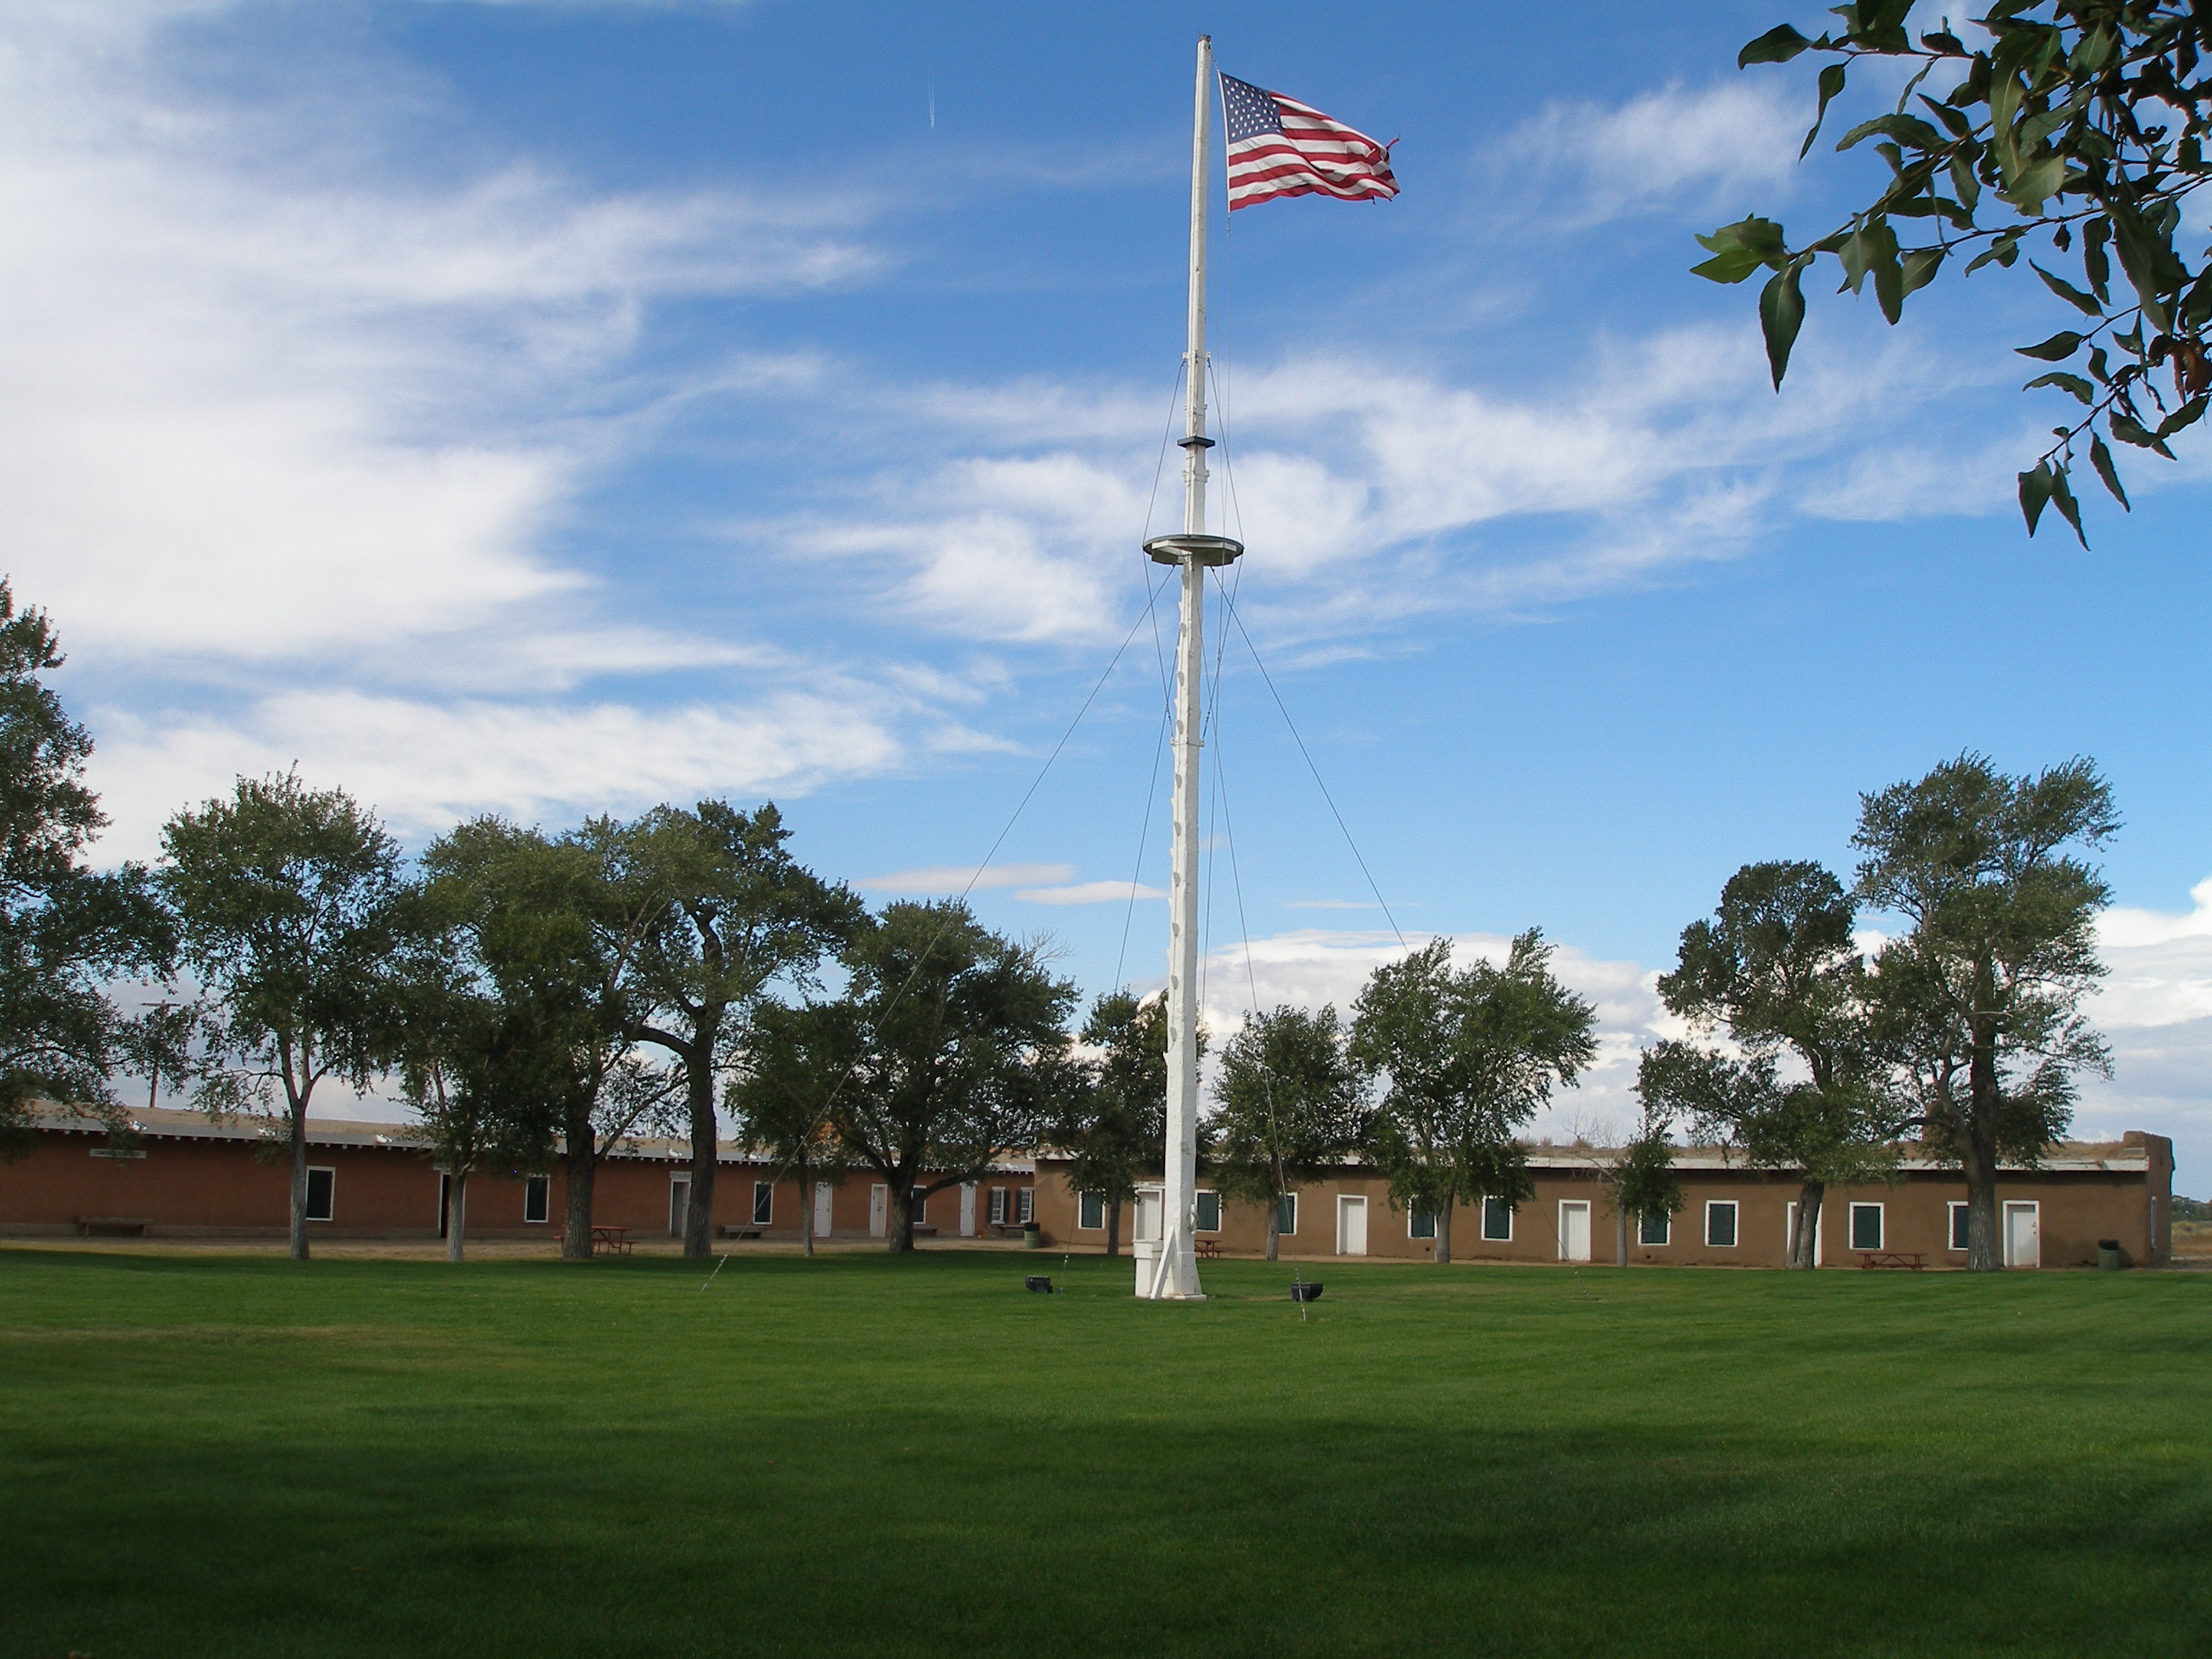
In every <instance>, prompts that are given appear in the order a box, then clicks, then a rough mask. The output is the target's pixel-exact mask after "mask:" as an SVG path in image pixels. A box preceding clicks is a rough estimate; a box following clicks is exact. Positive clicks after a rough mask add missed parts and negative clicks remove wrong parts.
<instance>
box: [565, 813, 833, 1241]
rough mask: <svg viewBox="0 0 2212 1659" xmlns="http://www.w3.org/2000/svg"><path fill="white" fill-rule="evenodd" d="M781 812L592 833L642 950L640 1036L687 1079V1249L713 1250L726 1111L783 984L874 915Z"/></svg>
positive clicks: (671, 820) (811, 972)
mask: <svg viewBox="0 0 2212 1659" xmlns="http://www.w3.org/2000/svg"><path fill="white" fill-rule="evenodd" d="M790 837H791V832H790V831H789V830H787V829H785V828H784V827H783V819H782V816H781V814H780V813H779V812H778V811H776V809H775V806H774V805H763V806H761V807H759V808H758V809H757V810H756V811H752V812H750V813H748V812H744V811H738V809H737V808H735V807H733V806H731V805H729V804H728V803H726V802H725V801H718V800H708V801H702V802H700V803H699V804H698V805H697V806H696V807H694V808H692V809H691V810H690V811H684V810H682V809H679V808H677V807H672V806H659V807H656V808H654V809H653V811H650V812H648V813H647V814H646V815H645V816H644V817H642V818H641V819H639V820H638V821H637V822H636V823H634V824H629V825H620V824H617V823H612V822H611V821H608V820H599V821H598V822H596V823H592V824H589V825H586V827H585V829H584V830H583V831H582V832H580V840H581V842H583V843H584V844H586V845H587V846H590V847H592V848H593V849H594V850H595V851H596V852H597V853H598V854H599V857H600V860H601V864H602V867H603V869H604V870H605V872H607V877H608V885H609V890H610V892H611V894H612V895H614V896H617V901H618V911H617V915H618V918H619V921H620V924H621V927H622V929H623V930H625V931H628V932H629V933H632V934H634V936H635V940H636V944H635V951H634V953H633V955H632V957H631V962H630V966H629V974H628V975H627V981H626V992H627V994H628V997H629V1001H630V1003H631V1006H632V1008H633V1010H634V1012H633V1018H632V1020H631V1024H630V1027H629V1034H630V1036H631V1037H632V1038H633V1039H635V1040H636V1041H638V1042H647V1043H652V1044H654V1045H656V1046H658V1047H659V1048H662V1049H664V1050H665V1051H666V1053H667V1054H668V1055H669V1056H670V1058H671V1060H672V1062H673V1063H674V1065H675V1066H676V1067H677V1068H678V1071H679V1072H680V1073H682V1076H683V1079H684V1104H685V1107H686V1117H687V1120H688V1121H687V1127H688V1129H689V1132H690V1139H691V1186H690V1201H689V1204H688V1206H687V1208H686V1210H685V1212H684V1255H689V1256H704V1255H708V1253H709V1252H710V1250H711V1249H712V1243H711V1241H712V1237H713V1233H714V1178H715V1174H716V1171H717V1170H718V1169H719V1167H720V1164H719V1147H720V1139H721V1134H720V1121H719V1119H718V1117H717V1115H716V1107H717V1105H718V1103H720V1097H721V1096H722V1093H723V1090H724V1085H725V1083H726V1080H727V1079H728V1078H729V1077H730V1075H731V1073H732V1068H733V1067H734V1066H736V1065H737V1064H738V1060H739V1057H740V1055H741V1054H742V1051H743V1047H744V1036H745V1031H746V1028H747V1026H748V1024H750V1019H751V1017H752V1014H753V1012H754V1011H755V1010H756V1009H757V1008H758V1007H759V1006H760V1005H761V1003H762V1000H763V998H764V997H765V996H766V995H767V994H768V992H769V987H771V986H772V985H775V984H777V983H779V982H780V983H781V984H783V985H785V986H787V987H793V988H795V989H799V990H805V989H806V988H807V987H811V985H812V984H813V983H814V982H815V969H816V968H817V964H819V963H820V962H821V961H822V959H823V957H825V956H826V955H828V954H829V952H830V951H832V950H834V949H835V948H836V945H838V944H839V943H840V942H841V941H842V939H844V938H846V937H847V936H848V934H849V933H851V931H852V929H853V927H854V926H855V925H856V924H857V922H858V921H859V920H860V915H862V908H861V905H860V901H859V899H857V898H856V897H855V896H854V895H853V893H852V892H851V890H849V889H848V888H846V887H843V886H842V885H833V884H830V883H828V882H825V881H823V880H822V879H821V878H819V877H817V876H816V875H815V874H814V873H813V872H811V871H809V870H807V869H806V868H805V867H804V866H801V865H800V864H799V862H798V861H797V860H794V859H793V857H792V856H791V854H790V853H789V852H788V851H787V850H786V848H785V842H787V841H788V840H789V839H790Z"/></svg>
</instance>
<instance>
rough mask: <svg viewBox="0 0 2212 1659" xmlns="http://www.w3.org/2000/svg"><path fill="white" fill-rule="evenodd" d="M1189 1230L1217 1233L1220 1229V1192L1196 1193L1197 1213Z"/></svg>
mask: <svg viewBox="0 0 2212 1659" xmlns="http://www.w3.org/2000/svg"><path fill="white" fill-rule="evenodd" d="M1191 1231H1194V1232H1200V1233H1218V1232H1219V1231H1221V1194H1219V1193H1200V1194H1198V1214H1197V1216H1196V1218H1194V1220H1193V1222H1192V1224H1191Z"/></svg>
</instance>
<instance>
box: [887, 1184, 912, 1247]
mask: <svg viewBox="0 0 2212 1659" xmlns="http://www.w3.org/2000/svg"><path fill="white" fill-rule="evenodd" d="M890 1200H891V1225H890V1226H889V1227H887V1228H885V1229H884V1231H885V1233H886V1234H887V1235H888V1237H885V1238H884V1246H885V1247H886V1248H887V1249H889V1250H890V1253H891V1254H892V1255H904V1254H905V1253H906V1252H907V1251H908V1250H911V1249H914V1182H912V1181H910V1180H908V1179H906V1178H905V1177H903V1176H893V1177H892V1180H891V1191H890Z"/></svg>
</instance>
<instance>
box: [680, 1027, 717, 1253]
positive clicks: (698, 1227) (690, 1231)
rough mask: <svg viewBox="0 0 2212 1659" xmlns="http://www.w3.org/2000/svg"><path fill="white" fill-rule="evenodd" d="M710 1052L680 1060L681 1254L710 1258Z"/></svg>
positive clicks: (713, 1134)
mask: <svg viewBox="0 0 2212 1659" xmlns="http://www.w3.org/2000/svg"><path fill="white" fill-rule="evenodd" d="M684 1093H685V1095H686V1096H687V1097H688V1098H689V1103H690V1108H691V1199H690V1203H689V1204H687V1205H686V1206H684V1255H687V1256H694V1257H696V1258H698V1259H700V1260H702V1261H703V1260H704V1259H705V1258H707V1257H708V1256H709V1255H713V1254H714V1170H715V1169H716V1167H717V1158H718V1154H719V1152H720V1148H719V1147H718V1146H717V1145H716V1144H715V1143H716V1139H717V1137H718V1136H719V1134H720V1125H719V1124H717V1123H716V1122H715V1121H714V1051H713V1048H712V1046H711V1044H710V1045H708V1047H707V1048H706V1049H705V1051H704V1052H702V1053H696V1054H685V1055H684Z"/></svg>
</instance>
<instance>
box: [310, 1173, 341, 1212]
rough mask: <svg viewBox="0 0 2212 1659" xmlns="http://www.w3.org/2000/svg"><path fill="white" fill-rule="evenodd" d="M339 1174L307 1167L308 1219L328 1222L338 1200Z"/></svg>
mask: <svg viewBox="0 0 2212 1659" xmlns="http://www.w3.org/2000/svg"><path fill="white" fill-rule="evenodd" d="M337 1185H338V1172H337V1170H328V1169H324V1168H321V1167H319V1166H318V1165H315V1164H309V1165H308V1166H307V1219H308V1220H310V1221H328V1220H329V1219H330V1218H331V1214H332V1212H333V1206H335V1204H336V1201H337Z"/></svg>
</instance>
